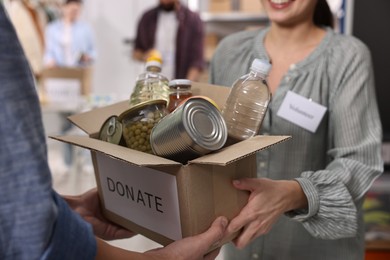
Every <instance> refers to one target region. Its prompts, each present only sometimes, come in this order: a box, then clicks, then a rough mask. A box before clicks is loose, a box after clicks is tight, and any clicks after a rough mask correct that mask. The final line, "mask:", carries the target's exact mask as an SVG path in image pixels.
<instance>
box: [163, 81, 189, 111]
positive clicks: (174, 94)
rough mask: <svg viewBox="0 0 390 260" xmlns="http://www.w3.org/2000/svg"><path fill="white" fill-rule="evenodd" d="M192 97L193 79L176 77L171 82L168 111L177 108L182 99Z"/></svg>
mask: <svg viewBox="0 0 390 260" xmlns="http://www.w3.org/2000/svg"><path fill="white" fill-rule="evenodd" d="M189 97H192V91H191V80H188V79H174V80H171V81H170V82H169V101H168V108H167V109H168V112H169V113H171V112H172V111H173V110H175V109H176V108H177V107H178V106H179V105H180V103H181V102H182V101H184V100H186V99H187V98H189Z"/></svg>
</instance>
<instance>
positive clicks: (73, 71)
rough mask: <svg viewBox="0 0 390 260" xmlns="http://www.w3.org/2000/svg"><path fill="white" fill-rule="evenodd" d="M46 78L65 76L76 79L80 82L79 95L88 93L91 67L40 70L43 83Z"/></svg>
mask: <svg viewBox="0 0 390 260" xmlns="http://www.w3.org/2000/svg"><path fill="white" fill-rule="evenodd" d="M47 78H65V79H78V80H80V82H81V95H89V94H90V93H91V80H92V68H91V67H82V68H68V67H55V68H48V69H44V70H43V71H42V81H43V84H44V81H45V79H47Z"/></svg>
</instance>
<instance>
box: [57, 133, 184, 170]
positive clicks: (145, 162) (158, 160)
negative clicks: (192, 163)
mask: <svg viewBox="0 0 390 260" xmlns="http://www.w3.org/2000/svg"><path fill="white" fill-rule="evenodd" d="M50 138H53V139H56V140H58V141H62V142H65V143H70V144H74V145H77V146H80V147H83V148H87V149H89V150H93V151H98V152H101V153H104V154H107V155H109V156H111V157H113V158H117V159H120V160H123V161H126V162H129V163H131V164H135V165H138V166H169V165H181V164H180V163H178V162H175V161H172V160H168V159H165V158H162V157H158V156H155V155H152V154H148V153H143V152H139V151H136V150H133V149H129V148H127V147H123V146H120V145H113V144H111V143H108V142H104V141H101V140H98V139H93V138H90V137H88V136H75V135H74V136H50Z"/></svg>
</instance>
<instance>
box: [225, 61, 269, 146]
mask: <svg viewBox="0 0 390 260" xmlns="http://www.w3.org/2000/svg"><path fill="white" fill-rule="evenodd" d="M270 69H271V64H270V63H269V62H268V61H265V60H260V59H255V60H254V61H253V62H252V65H251V68H250V72H249V73H248V74H246V75H243V76H242V77H240V78H239V79H237V80H236V81H235V82H234V83H233V86H232V89H231V91H230V94H229V97H228V99H227V101H226V104H225V106H224V108H223V110H222V115H223V118H224V119H225V122H226V124H227V128H228V133H229V139H228V142H227V145H230V144H233V143H236V142H239V141H242V140H245V139H248V138H250V137H252V136H254V135H256V134H257V133H258V132H259V130H260V127H261V124H262V122H263V118H264V116H265V113H266V112H267V108H268V104H269V102H270V100H271V92H270V90H269V88H268V85H267V81H266V78H267V76H268V73H269V71H270Z"/></svg>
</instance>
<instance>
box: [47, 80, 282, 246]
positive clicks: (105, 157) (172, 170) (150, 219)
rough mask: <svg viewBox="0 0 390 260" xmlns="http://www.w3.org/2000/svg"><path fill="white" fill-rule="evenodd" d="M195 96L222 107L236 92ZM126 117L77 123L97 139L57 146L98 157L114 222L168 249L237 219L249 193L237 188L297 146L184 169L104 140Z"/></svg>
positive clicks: (274, 139) (227, 155) (243, 148)
mask: <svg viewBox="0 0 390 260" xmlns="http://www.w3.org/2000/svg"><path fill="white" fill-rule="evenodd" d="M192 89H193V94H194V95H204V96H208V97H210V98H212V99H213V100H214V101H216V103H217V104H218V105H219V106H220V107H222V105H223V104H224V102H225V100H226V97H227V96H228V94H229V90H230V89H229V88H226V87H219V86H212V85H207V84H201V83H193V86H192ZM126 109H128V101H123V102H120V103H117V104H114V105H111V106H107V107H104V108H98V109H95V110H92V111H89V112H85V113H82V114H78V115H74V116H71V117H70V118H69V119H70V120H71V121H72V122H73V123H74V124H75V125H77V126H78V127H80V128H81V129H83V130H84V131H85V132H87V133H88V134H89V136H60V137H53V138H54V139H57V140H60V141H64V142H67V143H71V144H74V145H77V146H81V147H85V148H87V149H89V150H90V151H91V155H92V160H93V164H94V169H95V175H96V181H97V184H98V190H99V195H100V197H101V199H102V201H101V202H102V206H103V210H104V214H105V216H106V217H107V218H109V219H110V220H112V221H113V222H115V223H117V224H119V225H121V226H123V227H126V228H128V229H130V230H133V231H135V232H138V233H140V234H142V235H144V236H146V237H148V238H150V239H152V240H154V241H156V242H158V243H160V244H162V245H167V244H169V243H171V242H172V241H174V240H177V239H181V238H183V237H188V236H192V235H196V234H199V233H201V232H204V231H205V230H206V229H207V228H208V227H209V226H210V225H211V223H212V222H213V221H214V220H215V218H216V217H218V216H222V215H223V216H226V217H228V219H232V218H233V217H235V216H236V215H237V214H238V213H239V212H240V210H241V209H242V208H243V207H244V206H245V204H246V202H247V200H248V193H247V192H244V191H239V190H236V189H235V188H234V187H233V185H232V180H234V179H238V178H244V177H249V178H251V177H256V155H255V153H256V152H257V151H260V150H262V149H266V148H268V147H270V146H272V145H274V144H277V143H279V142H282V141H284V140H286V139H288V138H289V137H288V136H256V137H253V138H250V139H248V140H245V141H242V142H240V143H237V144H234V145H232V146H229V147H226V148H224V149H221V150H219V151H217V152H215V153H211V154H208V155H205V156H202V157H200V158H197V159H194V160H192V161H190V162H188V164H186V165H182V164H180V163H178V162H176V161H172V160H168V159H165V158H162V157H158V156H155V155H151V154H147V153H143V152H139V151H136V150H132V149H129V148H127V147H123V146H119V145H115V144H111V143H108V142H104V141H101V140H98V139H96V137H97V135H98V132H99V130H100V127H101V125H102V124H103V122H104V121H105V120H106V119H107V118H108V117H109V116H112V115H119V114H121V113H122V112H123V111H125V110H126ZM230 239H232V237H231V238H229V240H230ZM225 242H228V241H223V242H222V243H225Z"/></svg>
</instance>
